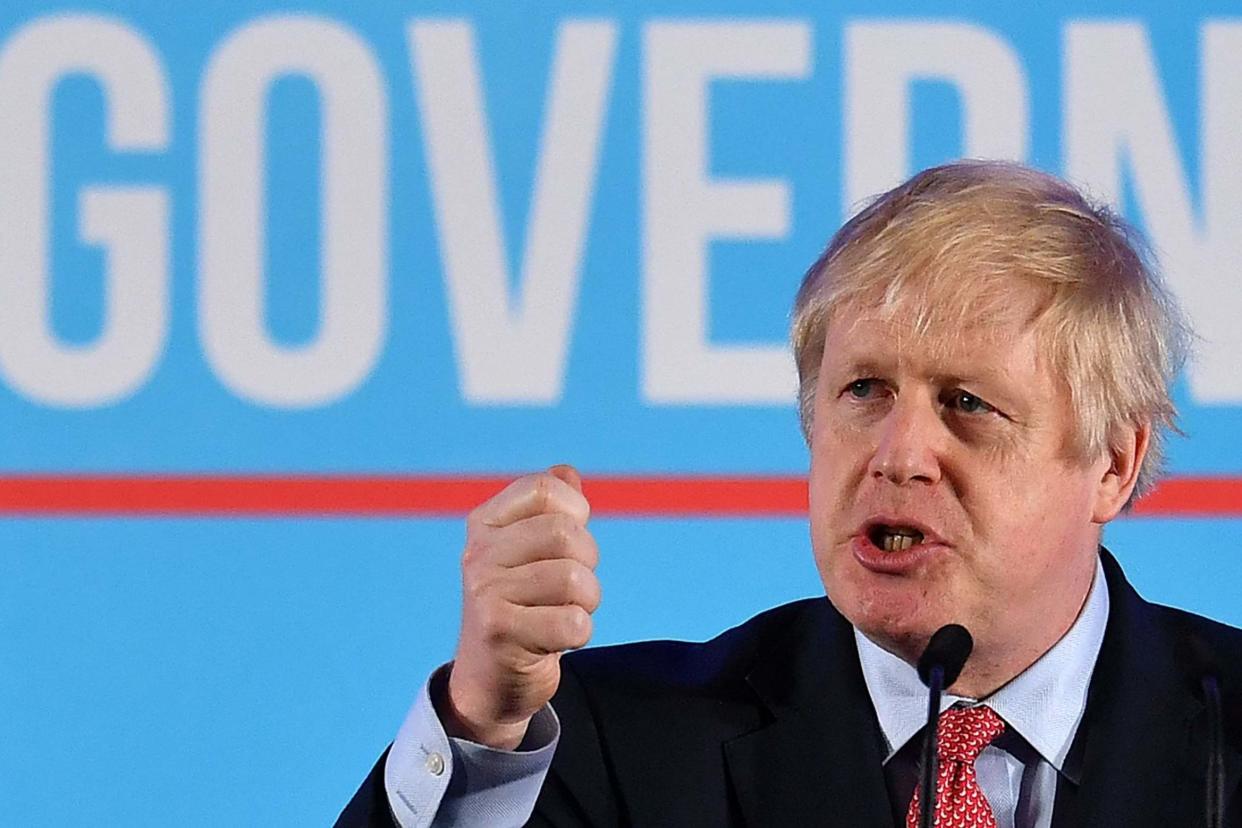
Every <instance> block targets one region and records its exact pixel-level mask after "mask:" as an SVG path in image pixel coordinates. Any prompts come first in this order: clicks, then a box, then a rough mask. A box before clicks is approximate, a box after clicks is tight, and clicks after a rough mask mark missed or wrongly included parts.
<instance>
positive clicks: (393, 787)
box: [384, 563, 1108, 828]
mask: <svg viewBox="0 0 1242 828" xmlns="http://www.w3.org/2000/svg"><path fill="white" fill-rule="evenodd" d="M1107 623H1108V589H1107V587H1106V585H1105V582H1104V571H1103V567H1102V566H1101V565H1100V564H1099V563H1097V564H1096V572H1095V580H1094V581H1093V583H1092V585H1091V592H1090V593H1089V594H1088V596H1087V601H1086V603H1085V604H1084V605H1083V609H1082V612H1080V613H1079V616H1078V619H1077V620H1076V621H1075V622H1074V625H1073V626H1072V627H1070V629H1069V632H1067V633H1066V634H1065V635H1064V636H1063V637H1062V638H1061V640H1060V641H1058V642H1057V643H1056V645H1054V646H1053V648H1052V649H1051V650H1049V651H1048V652H1047V653H1045V654H1044V655H1043V657H1042V658H1040V659H1039V660H1038V661H1036V662H1035V663H1034V664H1032V665H1031V666H1030V667H1029V668H1027V670H1026V671H1025V672H1023V673H1022V674H1021V675H1019V676H1018V677H1017V678H1015V679H1014V680H1013V681H1011V682H1009V683H1008V684H1006V685H1005V686H1004V687H1002V688H1001V689H1000V690H997V691H996V692H995V693H993V694H992V695H991V696H989V697H988V698H986V699H983V700H981V701H976V700H974V699H963V698H961V697H957V696H950V695H948V694H946V695H945V696H944V697H943V699H942V700H941V709H942V710H944V709H947V708H948V707H951V706H952V705H954V704H963V703H964V704H987V705H988V706H990V707H991V708H992V709H993V710H995V711H996V712H997V713H998V714H999V715H1000V717H1001V718H1002V719H1004V720H1005V722H1006V725H1007V730H1008V732H1007V733H1006V734H1004V735H1002V736H1001V737H1000V738H999V739H998V740H997V742H996V743H994V744H992V745H989V746H988V747H987V748H986V749H984V751H983V753H982V754H981V755H980V756H979V759H978V761H976V763H975V768H976V771H977V773H978V779H979V786H980V787H981V788H982V789H983V792H984V795H985V796H987V798H988V802H990V803H991V805H992V810H993V812H994V813H995V814H996V819H997V825H998V828H1049V826H1051V824H1052V807H1053V804H1054V803H1055V800H1056V788H1057V779H1058V775H1059V774H1060V773H1062V772H1063V771H1064V770H1065V760H1066V757H1067V756H1068V754H1069V749H1070V745H1071V744H1072V743H1073V741H1074V734H1075V733H1077V732H1078V724H1079V722H1081V721H1082V715H1083V711H1084V709H1085V708H1086V704H1087V688H1088V685H1089V683H1090V680H1091V673H1092V671H1093V670H1094V669H1095V662H1096V658H1097V657H1098V656H1099V652H1100V645H1101V644H1102V643H1103V641H1104V628H1105V626H1106V625H1107ZM854 638H855V641H856V642H857V645H858V657H859V661H860V662H861V664H862V671H863V677H864V679H865V680H866V684H867V692H868V693H869V694H870V696H871V703H872V705H874V707H875V710H876V714H877V717H878V718H879V722H880V729H881V730H882V731H883V733H884V738H885V740H886V742H887V744H888V748H889V750H888V755H887V756H886V758H885V765H886V767H887V766H889V765H890V764H891V763H892V762H893V761H894V757H896V756H897V754H898V753H899V752H902V749H903V748H905V747H906V745H907V744H908V743H909V742H910V741H911V739H913V738H914V737H915V736H916V735H917V734H918V733H919V731H920V730H921V729H922V728H923V725H924V724H925V721H926V716H927V689H926V688H925V687H924V686H923V684H922V682H920V681H919V678H918V674H917V673H916V672H915V671H914V669H913V668H912V667H910V665H908V664H906V663H905V662H904V661H902V660H901V659H899V658H898V657H896V656H894V655H892V654H891V653H889V652H887V651H885V650H883V649H881V648H880V647H878V646H876V645H875V644H873V643H872V642H871V641H869V640H868V639H867V638H866V637H865V636H863V635H862V634H861V633H859V632H858V631H857V630H855V631H854ZM445 667H447V665H445ZM445 667H441V668H440V669H439V670H437V671H436V672H435V673H433V674H432V677H431V679H429V680H428V682H427V684H426V685H424V686H423V688H422V691H421V692H420V693H419V696H418V699H417V700H416V701H415V702H414V706H413V707H412V708H411V709H410V712H409V715H407V716H406V719H405V723H404V724H403V725H402V726H401V730H400V731H399V732H398V734H397V738H396V740H395V741H394V742H393V745H392V749H391V750H390V751H389V753H388V761H387V765H386V767H385V770H384V788H385V791H386V792H387V794H388V805H389V808H390V809H391V810H392V814H393V818H394V819H395V820H396V822H397V824H398V825H400V826H401V827H402V828H430V826H451V825H455V826H479V825H487V826H496V828H503V827H504V826H521V825H523V824H524V823H525V822H526V820H527V818H529V816H530V814H531V811H533V810H534V807H535V801H536V800H537V799H538V797H539V790H540V788H541V787H542V786H543V780H544V777H545V776H546V775H547V772H548V768H549V767H551V765H552V755H553V753H554V752H555V751H556V743H557V740H558V739H559V738H560V722H559V721H558V720H557V718H556V714H555V713H554V712H553V710H552V708H551V706H550V705H549V706H545V707H544V708H543V709H542V710H540V711H539V713H537V714H536V715H535V718H534V719H532V720H531V725H530V730H529V731H528V732H527V735H526V739H525V740H524V742H523V744H522V749H521V750H518V751H503V750H493V749H491V748H488V747H484V746H483V745H478V744H475V743H473V742H469V741H467V740H465V739H457V738H451V737H449V736H447V735H446V734H445V732H444V727H443V725H441V723H440V721H439V719H438V718H437V716H436V712H435V708H434V706H433V705H432V703H431V693H432V692H433V691H434V689H436V688H437V687H438V683H439V682H441V681H442V680H443V678H444V676H445V674H446V670H445ZM907 749H911V748H907Z"/></svg>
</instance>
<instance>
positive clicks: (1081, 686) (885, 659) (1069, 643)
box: [854, 559, 1108, 771]
mask: <svg viewBox="0 0 1242 828" xmlns="http://www.w3.org/2000/svg"><path fill="white" fill-rule="evenodd" d="M1107 623H1108V589H1107V586H1106V584H1105V580H1104V568H1103V566H1102V565H1101V564H1100V562H1099V560H1098V559H1097V560H1096V565H1095V578H1094V580H1093V581H1092V584H1091V591H1090V593H1088V595H1087V601H1086V603H1085V604H1083V608H1082V612H1080V613H1079V614H1078V618H1077V620H1075V621H1074V624H1073V626H1071V627H1070V628H1069V631H1068V632H1066V633H1065V635H1063V636H1062V637H1061V640H1060V641H1058V642H1057V643H1056V644H1054V645H1053V646H1052V649H1050V650H1049V651H1048V652H1046V653H1044V654H1043V655H1042V656H1041V657H1040V658H1039V660H1038V661H1036V662H1035V663H1034V664H1032V665H1031V666H1030V667H1028V668H1026V670H1024V671H1023V672H1022V673H1020V674H1019V675H1018V676H1017V677H1016V678H1015V679H1014V680H1013V681H1011V682H1009V683H1008V684H1006V685H1005V686H1004V687H1002V688H1000V689H999V690H997V691H996V692H995V693H993V694H992V695H991V696H989V697H988V698H986V699H982V700H981V701H982V702H983V703H986V704H987V705H988V706H989V707H991V708H992V709H993V710H995V711H996V712H997V713H998V714H999V715H1000V717H1001V718H1002V719H1004V720H1005V722H1006V723H1007V724H1008V725H1009V726H1010V727H1012V728H1013V729H1014V730H1016V731H1017V732H1018V733H1019V734H1020V735H1021V736H1022V738H1024V739H1025V740H1026V741H1027V742H1028V743H1029V744H1030V745H1031V747H1033V748H1034V749H1035V750H1036V751H1038V752H1039V755H1040V756H1041V757H1043V759H1044V760H1045V761H1046V762H1048V763H1049V764H1051V765H1052V766H1053V767H1055V768H1056V769H1057V770H1058V771H1062V770H1063V765H1064V763H1065V758H1066V756H1067V755H1068V754H1069V749H1070V745H1071V744H1072V743H1073V741H1074V734H1075V733H1077V732H1078V725H1079V722H1081V721H1082V715H1083V711H1084V709H1085V708H1086V705H1087V688H1088V686H1089V684H1090V682H1091V673H1092V671H1093V670H1094V669H1095V661H1096V658H1097V657H1098V656H1099V654H1100V645H1101V644H1102V643H1103V642H1104V628H1105V626H1106V625H1107ZM854 640H855V642H856V643H857V645H858V660H859V662H860V663H861V664H862V672H863V678H864V679H865V680H866V683H867V692H868V694H869V695H870V696H871V703H872V705H873V706H874V707H875V711H876V715H877V717H878V718H879V720H880V729H881V730H882V731H883V732H884V738H885V740H886V741H887V743H888V755H887V756H886V757H885V759H884V761H885V762H888V760H889V759H892V758H893V755H894V754H895V753H897V751H898V750H900V749H901V748H902V746H904V745H905V744H906V742H908V741H910V739H911V738H912V737H913V736H914V735H915V734H916V733H918V732H919V730H920V729H921V728H922V727H923V725H924V724H925V723H926V721H927V688H926V687H924V686H923V683H922V682H921V681H919V677H918V673H917V672H916V671H915V670H914V668H913V667H911V666H910V665H909V664H907V663H906V662H904V661H902V660H901V659H900V658H898V657H897V656H895V655H893V654H892V653H890V652H888V651H887V650H884V649H882V648H881V647H879V646H878V645H876V644H874V643H872V642H871V640H870V639H868V638H867V637H866V636H864V635H863V634H862V633H860V632H859V631H858V630H857V628H856V629H855V630H854ZM960 702H965V703H967V704H976V703H977V702H976V700H974V699H964V698H962V697H960V696H952V695H950V694H948V693H945V694H944V696H943V697H942V698H941V700H940V709H941V711H944V710H946V709H948V708H949V707H952V706H953V705H954V704H957V703H960Z"/></svg>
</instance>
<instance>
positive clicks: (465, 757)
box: [384, 664, 561, 828]
mask: <svg viewBox="0 0 1242 828" xmlns="http://www.w3.org/2000/svg"><path fill="white" fill-rule="evenodd" d="M448 666H449V665H447V664H446V665H444V666H443V667H441V668H440V669H438V670H436V672H434V673H433V674H432V675H431V678H430V679H428V681H427V682H426V683H425V684H424V685H423V687H422V690H421V691H420V692H419V694H418V698H417V699H416V700H415V702H414V705H413V707H411V708H410V712H409V714H408V715H407V716H406V718H405V722H404V723H403V724H402V725H401V730H400V731H399V732H398V733H397V738H396V740H395V741H394V742H393V744H392V748H391V749H390V750H389V751H388V761H387V763H386V764H385V767H384V790H385V792H386V793H387V794H388V807H389V808H390V809H391V810H392V815H393V819H394V820H396V822H397V824H398V825H400V826H401V828H427V826H432V825H489V826H490V825H495V826H506V825H514V826H520V825H522V824H524V823H525V822H526V820H527V819H529V818H530V814H531V812H532V811H533V810H534V808H535V801H536V800H537V799H538V798H539V790H540V788H542V787H543V780H544V777H545V776H547V773H548V768H549V767H550V766H551V765H552V754H553V753H555V752H556V743H557V741H558V740H559V738H560V734H561V725H560V721H559V720H558V719H557V717H556V712H555V711H554V710H553V709H552V706H551V705H544V706H543V707H542V708H541V709H540V710H539V712H537V713H536V714H535V716H534V718H532V719H531V721H530V727H529V728H528V729H527V731H526V737H525V738H524V739H523V740H522V744H521V745H520V746H519V747H518V749H517V750H516V751H508V750H496V749H494V748H490V747H487V746H486V745H480V744H477V743H475V742H471V741H469V740H467V739H459V738H456V737H450V736H448V735H447V734H446V733H445V732H444V725H443V724H441V722H440V719H439V717H438V716H437V715H436V710H435V706H434V705H433V704H432V702H431V697H432V692H433V691H435V690H440V689H442V687H443V682H444V680H445V679H446V678H447V677H448Z"/></svg>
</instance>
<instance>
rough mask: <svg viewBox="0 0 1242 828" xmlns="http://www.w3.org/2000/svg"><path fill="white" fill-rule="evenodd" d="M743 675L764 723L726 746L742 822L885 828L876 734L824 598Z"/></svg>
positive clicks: (848, 644)
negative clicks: (781, 645)
mask: <svg viewBox="0 0 1242 828" xmlns="http://www.w3.org/2000/svg"><path fill="white" fill-rule="evenodd" d="M821 609H822V612H820V613H816V614H815V615H814V616H813V617H814V623H811V624H806V625H803V627H802V628H800V629H798V630H797V631H795V633H794V635H793V636H791V639H790V640H789V641H788V642H787V647H786V648H785V649H784V651H782V652H768V653H765V654H764V656H763V657H762V658H761V660H760V661H758V662H757V663H756V666H755V667H754V669H753V670H752V671H751V673H750V674H749V675H748V676H747V682H748V683H749V684H750V686H751V687H752V688H753V689H754V690H755V692H756V693H757V694H758V696H759V697H760V699H761V700H762V701H763V703H764V704H765V705H766V707H767V710H768V712H769V713H770V714H771V717H772V719H771V721H770V722H769V723H768V724H766V725H765V726H763V727H761V728H759V729H758V730H755V731H753V732H751V733H748V734H745V735H743V736H740V737H737V738H735V739H733V740H731V741H729V742H727V743H726V744H725V756H726V761H727V764H728V770H729V775H730V781H731V782H732V786H733V790H734V791H735V792H736V796H737V799H738V803H739V806H740V807H741V810H742V813H743V815H744V816H745V820H746V823H747V824H749V825H817V824H818V825H840V826H850V827H851V828H871V827H872V826H885V828H891V826H892V815H891V810H890V808H889V805H888V790H887V788H886V786H885V782H884V774H883V770H882V767H881V762H882V761H883V758H884V757H883V755H882V753H881V736H880V728H879V724H878V722H877V721H876V716H875V711H874V709H873V708H872V705H871V701H870V697H869V696H868V695H867V690H866V685H865V684H864V682H863V677H862V670H861V668H860V667H859V664H858V652H857V649H856V647H855V644H854V639H853V633H852V631H851V629H850V626H849V624H848V623H846V622H845V620H844V619H843V618H841V616H840V615H839V614H837V612H836V610H835V609H833V608H832V606H831V605H830V604H829V603H828V602H827V600H825V601H824V602H823V604H822V607H821Z"/></svg>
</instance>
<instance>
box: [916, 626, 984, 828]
mask: <svg viewBox="0 0 1242 828" xmlns="http://www.w3.org/2000/svg"><path fill="white" fill-rule="evenodd" d="M974 646H975V642H974V639H973V638H971V636H970V633H969V632H968V631H967V630H966V628H965V627H963V626H962V625H961V624H945V625H944V626H943V627H941V628H940V629H938V630H936V632H934V633H932V637H931V639H930V640H929V641H928V642H927V648H926V649H925V650H923V655H922V656H920V657H919V663H918V671H919V678H920V679H922V680H923V683H924V684H925V685H927V689H928V694H927V727H926V728H924V733H923V774H922V778H921V779H920V780H919V808H920V810H919V826H920V828H932V824H933V821H934V820H935V817H936V776H937V773H938V771H939V767H938V766H939V760H940V752H939V749H938V748H939V740H940V735H939V733H938V730H939V724H940V697H941V695H942V694H943V692H944V688H945V687H951V686H952V685H953V682H955V681H957V677H958V676H960V675H961V674H962V668H963V667H964V666H966V659H968V658H970V651H971V650H972V649H974Z"/></svg>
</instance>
